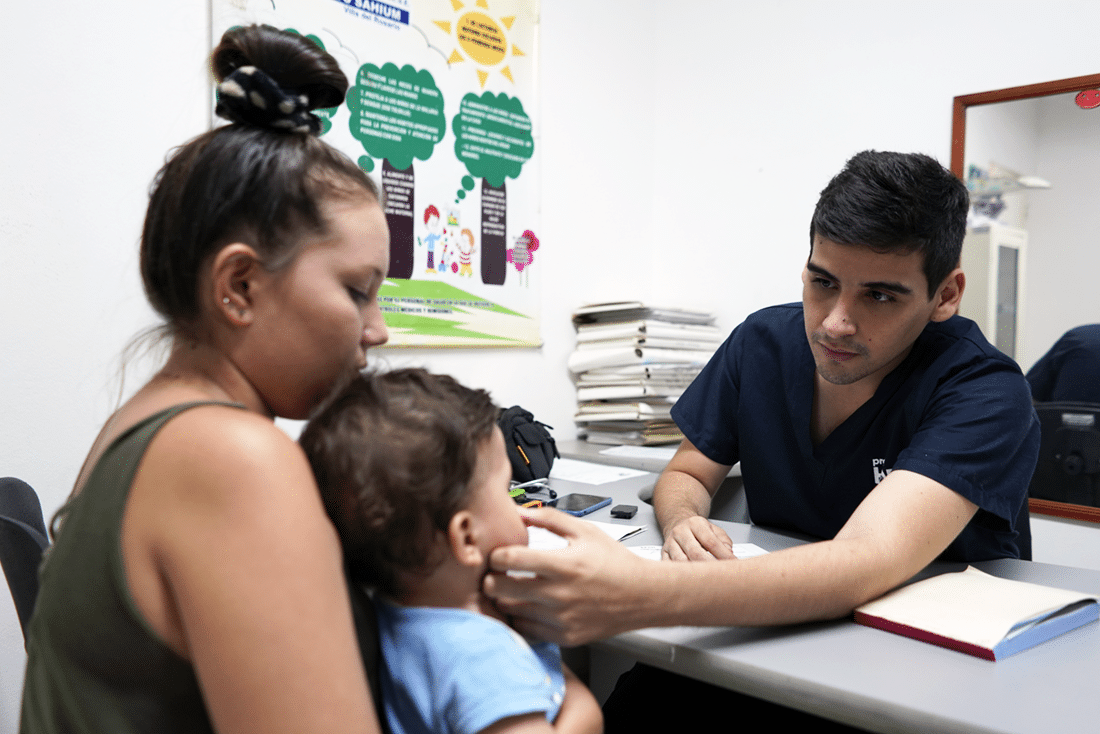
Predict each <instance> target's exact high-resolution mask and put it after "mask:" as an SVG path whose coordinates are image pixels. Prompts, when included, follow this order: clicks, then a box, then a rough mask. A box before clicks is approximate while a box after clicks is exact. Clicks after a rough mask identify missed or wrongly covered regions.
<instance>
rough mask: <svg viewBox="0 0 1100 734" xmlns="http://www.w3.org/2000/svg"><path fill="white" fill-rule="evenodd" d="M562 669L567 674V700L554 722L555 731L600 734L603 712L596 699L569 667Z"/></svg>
mask: <svg viewBox="0 0 1100 734" xmlns="http://www.w3.org/2000/svg"><path fill="white" fill-rule="evenodd" d="M561 667H562V672H563V673H564V674H565V700H564V701H563V702H562V704H561V711H559V712H558V718H557V719H555V720H554V731H555V732H558V733H559V734H600V733H601V732H602V731H603V711H601V710H600V704H598V703H597V702H596V697H595V696H593V695H592V691H590V690H588V686H586V685H585V684H584V683H582V682H581V679H580V678H578V677H577V676H576V675H574V674H573V671H572V670H570V669H569V666H567V665H562V666H561Z"/></svg>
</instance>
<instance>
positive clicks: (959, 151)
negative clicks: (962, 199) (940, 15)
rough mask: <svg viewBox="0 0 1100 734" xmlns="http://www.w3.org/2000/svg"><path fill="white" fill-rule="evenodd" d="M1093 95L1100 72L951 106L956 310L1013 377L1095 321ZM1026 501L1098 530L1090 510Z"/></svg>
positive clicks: (1099, 232)
mask: <svg viewBox="0 0 1100 734" xmlns="http://www.w3.org/2000/svg"><path fill="white" fill-rule="evenodd" d="M1096 90H1100V74H1094V75H1089V76H1082V77H1074V78H1072V79H1062V80H1059V81H1054V82H1046V83H1042V84H1033V85H1028V86H1023V87H1013V88H1009V89H1001V90H995V91H992V92H982V93H978V94H970V95H964V96H960V97H956V98H955V102H954V110H953V122H952V147H951V170H952V171H953V172H954V173H955V174H956V175H957V176H959V177H960V178H962V179H963V180H964V181H966V182H967V187H968V188H969V189H970V190H971V199H972V202H974V203H975V204H977V206H976V207H974V209H973V210H972V212H971V217H970V222H969V224H970V227H969V228H968V235H967V241H966V243H965V244H964V247H963V268H964V270H965V272H966V275H967V287H966V292H965V295H964V297H963V304H962V307H961V309H960V311H961V313H962V314H963V315H964V316H968V317H969V318H973V319H974V320H975V321H977V322H978V323H979V325H981V326H982V329H983V331H984V332H985V334H986V337H987V338H988V339H989V340H990V341H991V342H993V343H994V344H996V345H997V346H998V348H1000V349H1002V350H1003V351H1005V352H1006V353H1008V354H1010V355H1011V356H1013V357H1014V358H1015V359H1016V360H1017V362H1019V364H1020V366H1021V367H1022V368H1023V369H1024V371H1027V370H1028V369H1029V368H1030V367H1031V366H1032V365H1033V364H1034V363H1035V362H1036V361H1038V360H1039V358H1040V357H1042V355H1043V354H1044V353H1045V352H1046V351H1047V350H1048V349H1050V347H1051V346H1052V345H1053V344H1054V343H1055V342H1056V341H1057V340H1058V338H1059V337H1060V336H1061V335H1062V334H1063V333H1065V332H1066V331H1068V330H1069V329H1071V328H1073V327H1075V326H1079V325H1081V324H1087V323H1100V297H1098V289H1097V287H1096V275H1095V274H1096V273H1097V272H1100V224H1098V223H1097V221H1096V215H1095V213H1094V212H1095V211H1096V209H1097V207H1096V203H1095V202H1096V199H1097V196H1098V195H1100V91H1096ZM1036 502H1037V501H1036V500H1034V499H1033V500H1032V502H1031V504H1032V511H1033V512H1035V511H1038V512H1047V513H1048V514H1058V515H1063V516H1071V517H1082V518H1087V519H1089V520H1094V521H1096V520H1100V509H1097V508H1091V507H1080V508H1078V507H1076V506H1073V505H1064V506H1062V507H1060V508H1049V507H1037V506H1036ZM1039 502H1040V503H1042V501H1039ZM1053 504H1060V503H1053ZM1066 508H1069V509H1068V510H1067V509H1066Z"/></svg>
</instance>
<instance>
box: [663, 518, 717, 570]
mask: <svg viewBox="0 0 1100 734" xmlns="http://www.w3.org/2000/svg"><path fill="white" fill-rule="evenodd" d="M664 533H665V544H664V547H663V548H661V558H663V559H664V558H667V559H669V560H673V561H712V560H714V559H728V558H735V556H734V555H733V541H732V540H730V536H728V535H726V531H725V530H723V529H722V528H720V527H718V526H717V525H715V524H714V523H712V522H710V521H709V520H707V519H706V518H705V517H701V516H699V515H692V516H690V517H687V518H685V519H683V520H680V521H679V522H676V523H674V524H673V525H672V527H668V528H665V530H664Z"/></svg>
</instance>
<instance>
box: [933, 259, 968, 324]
mask: <svg viewBox="0 0 1100 734" xmlns="http://www.w3.org/2000/svg"><path fill="white" fill-rule="evenodd" d="M965 289H966V274H965V273H963V271H962V268H955V269H954V270H952V271H951V273H950V274H949V275H948V276H947V277H946V278H944V280H943V283H942V284H940V288H939V290H938V291H936V295H935V296H934V297H933V298H934V299H935V301H936V307H935V309H934V310H933V311H932V318H931V320H932V321H947V320H948V319H949V318H951V317H952V316H954V315H955V314H957V313H958V312H959V304H960V303H961V302H962V294H963V290H965Z"/></svg>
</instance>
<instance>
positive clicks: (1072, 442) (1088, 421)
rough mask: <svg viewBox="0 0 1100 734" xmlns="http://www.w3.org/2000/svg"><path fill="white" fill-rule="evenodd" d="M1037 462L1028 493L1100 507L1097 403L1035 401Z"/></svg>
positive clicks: (1099, 450) (1099, 441) (1099, 444)
mask: <svg viewBox="0 0 1100 734" xmlns="http://www.w3.org/2000/svg"><path fill="white" fill-rule="evenodd" d="M1035 412H1036V413H1038V415H1039V430H1040V439H1039V441H1040V443H1039V461H1038V463H1037V464H1036V466H1035V474H1034V475H1033V476H1032V478H1031V486H1030V487H1029V488H1028V494H1029V495H1030V496H1031V497H1035V498H1037V499H1045V500H1054V501H1055V502H1068V503H1071V504H1075V505H1088V506H1090V507H1100V403H1072V402H1058V403H1036V404H1035Z"/></svg>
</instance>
